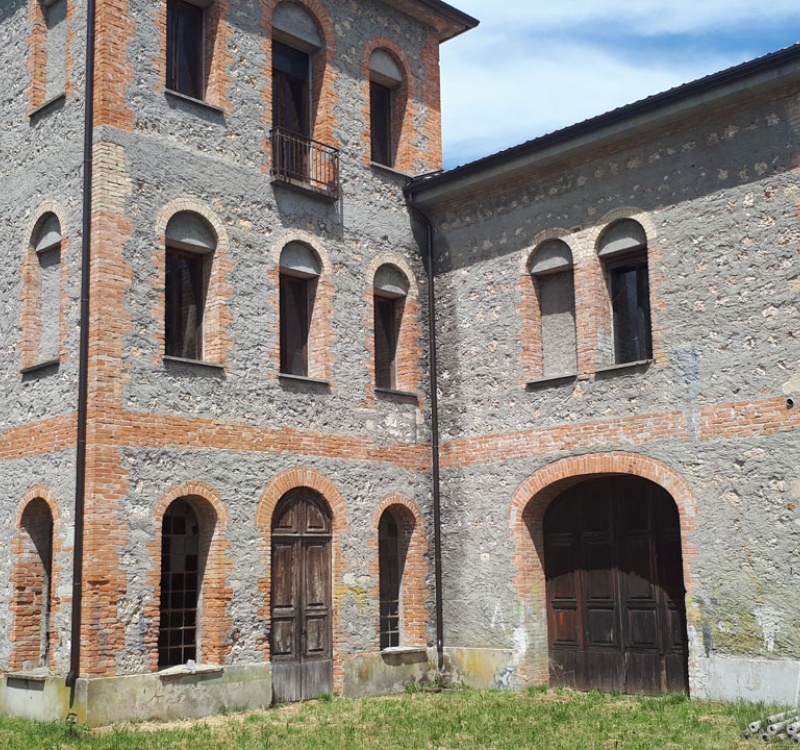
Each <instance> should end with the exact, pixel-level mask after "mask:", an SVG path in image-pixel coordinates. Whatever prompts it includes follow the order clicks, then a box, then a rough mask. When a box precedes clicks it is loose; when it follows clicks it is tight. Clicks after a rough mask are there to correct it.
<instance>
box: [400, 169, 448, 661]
mask: <svg viewBox="0 0 800 750" xmlns="http://www.w3.org/2000/svg"><path fill="white" fill-rule="evenodd" d="M410 184H411V182H410V181H409V182H408V183H407V184H406V188H405V189H404V191H403V192H404V193H405V196H406V203H407V204H408V207H409V209H410V210H411V213H412V214H413V215H414V216H416V217H417V218H418V219H419V220H420V221H421V222H422V224H423V225H424V226H425V255H426V258H427V264H428V268H427V271H428V348H429V350H430V355H429V356H430V372H429V375H430V383H431V469H432V474H433V477H432V481H433V559H434V576H435V580H436V655H437V662H438V668H439V672H442V670H443V669H444V622H443V614H442V610H443V603H442V503H441V490H440V482H439V394H438V387H439V379H438V377H437V374H436V373H437V367H436V295H435V290H434V283H433V224H431V220H430V219H429V218H428V217H427V216H426V215H425V214H424V213H422V211H421V210H420V209H419V208H418V207H417V206H416V205H415V204H414V196H413V195H412V194H411V193H409V192H408V187H409V185H410Z"/></svg>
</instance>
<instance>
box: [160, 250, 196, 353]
mask: <svg viewBox="0 0 800 750" xmlns="http://www.w3.org/2000/svg"><path fill="white" fill-rule="evenodd" d="M204 257H205V256H203V255H199V254H197V253H187V252H181V251H179V250H175V249H172V248H168V249H167V257H166V262H167V268H166V289H165V298H166V299H165V301H164V302H165V316H164V328H165V331H164V336H165V339H166V342H165V353H166V354H167V355H168V356H171V357H183V358H184V359H194V360H201V359H202V358H203V311H204V308H205V286H206V280H205V262H204Z"/></svg>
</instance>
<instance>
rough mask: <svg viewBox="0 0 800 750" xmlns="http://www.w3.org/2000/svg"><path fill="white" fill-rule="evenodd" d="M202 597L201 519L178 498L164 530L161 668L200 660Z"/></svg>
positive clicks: (166, 516) (165, 519) (170, 508)
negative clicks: (198, 642) (200, 595)
mask: <svg viewBox="0 0 800 750" xmlns="http://www.w3.org/2000/svg"><path fill="white" fill-rule="evenodd" d="M199 593H200V534H199V527H198V522H197V515H196V514H195V512H194V511H193V510H192V508H191V506H190V505H189V503H187V502H186V500H184V499H183V498H178V499H177V500H175V501H174V502H173V503H172V505H170V506H169V508H168V509H167V512H166V513H165V514H164V521H163V524H162V530H161V606H160V613H161V621H160V624H159V630H158V667H159V669H163V668H164V667H173V666H176V665H178V664H185V663H186V662H187V661H188V660H189V659H196V658H197V613H198V606H197V605H198V599H199Z"/></svg>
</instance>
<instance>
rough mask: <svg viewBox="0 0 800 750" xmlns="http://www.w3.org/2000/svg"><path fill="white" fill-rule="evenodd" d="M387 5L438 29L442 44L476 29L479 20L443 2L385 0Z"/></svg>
mask: <svg viewBox="0 0 800 750" xmlns="http://www.w3.org/2000/svg"><path fill="white" fill-rule="evenodd" d="M383 2H385V3H386V5H390V6H391V7H392V8H396V9H397V10H400V11H402V12H403V13H407V14H408V15H409V16H411V17H412V18H418V19H419V20H421V21H423V22H424V23H427V24H429V25H430V26H432V27H433V28H434V29H436V31H437V33H438V35H439V41H440V42H446V41H447V40H448V39H452V38H453V37H454V36H458V35H459V34H463V33H464V32H465V31H469V30H470V29H474V28H475V27H476V26H477V25H478V23H479V22H478V20H477V19H475V18H473V17H472V16H470V15H467V14H466V13H464V12H462V11H460V10H459V9H458V8H454V7H453V6H452V5H448V4H447V3H443V2H442V0H383Z"/></svg>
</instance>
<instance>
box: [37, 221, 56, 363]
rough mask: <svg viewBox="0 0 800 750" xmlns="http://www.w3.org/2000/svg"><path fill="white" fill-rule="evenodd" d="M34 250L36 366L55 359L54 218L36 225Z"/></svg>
mask: <svg viewBox="0 0 800 750" xmlns="http://www.w3.org/2000/svg"><path fill="white" fill-rule="evenodd" d="M34 250H35V252H36V259H37V262H38V266H39V269H38V270H39V311H38V312H39V353H38V354H39V356H38V361H39V362H48V361H50V360H53V359H57V358H58V356H59V353H60V352H59V349H60V341H59V339H60V335H59V334H60V330H59V328H60V321H61V224H60V223H59V221H58V218H57V217H56V215H55V214H52V213H50V214H46V215H45V216H44V217H42V219H41V220H40V222H39V225H38V228H37V231H36V234H35V237H34Z"/></svg>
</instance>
